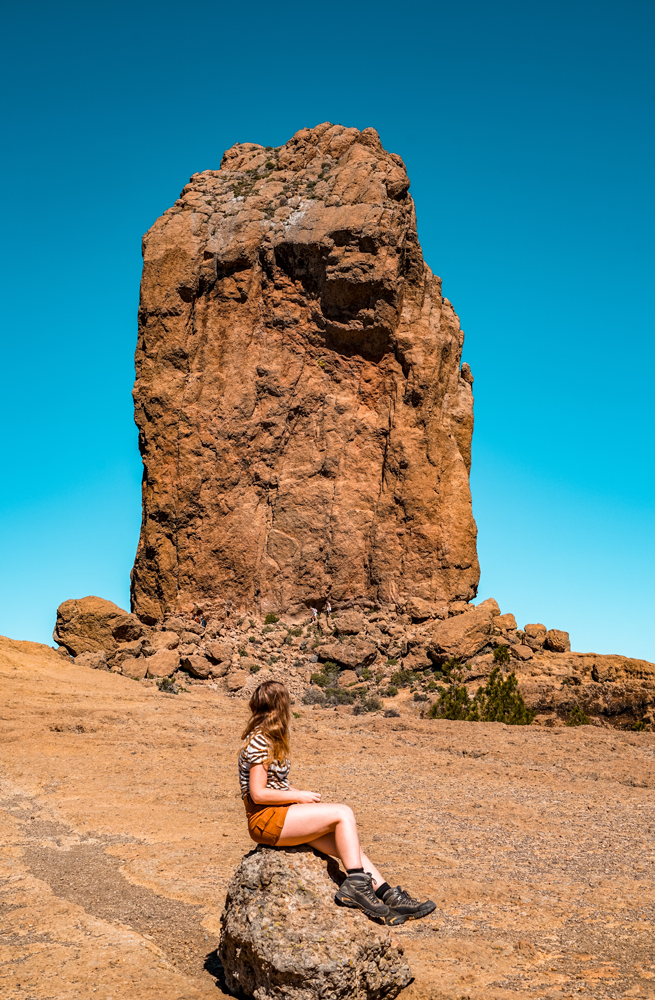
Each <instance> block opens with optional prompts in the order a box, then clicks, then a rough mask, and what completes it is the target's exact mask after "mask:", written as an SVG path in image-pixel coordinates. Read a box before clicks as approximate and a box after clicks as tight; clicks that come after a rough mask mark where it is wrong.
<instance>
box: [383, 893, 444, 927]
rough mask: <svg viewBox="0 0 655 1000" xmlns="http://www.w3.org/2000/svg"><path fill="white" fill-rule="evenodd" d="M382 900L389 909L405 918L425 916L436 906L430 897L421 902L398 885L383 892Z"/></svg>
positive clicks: (411, 918)
mask: <svg viewBox="0 0 655 1000" xmlns="http://www.w3.org/2000/svg"><path fill="white" fill-rule="evenodd" d="M384 901H385V903H386V904H387V906H388V907H389V909H390V910H393V911H394V912H395V913H399V914H401V915H402V916H403V917H405V919H406V920H418V918H419V917H427V915H428V913H432V911H433V910H434V909H435V908H436V906H437V904H436V903H433V902H432V900H431V899H426V901H425V902H424V903H421V902H420V900H418V899H413V898H412V896H410V894H409V893H408V892H405V890H404V889H402V888H401V887H400V886H399V885H397V886H396V888H395V889H389V890H388V891H387V892H385V894H384Z"/></svg>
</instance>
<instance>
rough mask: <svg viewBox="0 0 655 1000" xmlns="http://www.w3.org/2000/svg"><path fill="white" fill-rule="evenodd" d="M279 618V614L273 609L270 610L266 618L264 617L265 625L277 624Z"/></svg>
mask: <svg viewBox="0 0 655 1000" xmlns="http://www.w3.org/2000/svg"><path fill="white" fill-rule="evenodd" d="M279 620H280V619H279V618H278V616H277V615H274V614H273V612H272V611H269V612H268V614H267V615H266V618H264V625H276V624H277V622H279Z"/></svg>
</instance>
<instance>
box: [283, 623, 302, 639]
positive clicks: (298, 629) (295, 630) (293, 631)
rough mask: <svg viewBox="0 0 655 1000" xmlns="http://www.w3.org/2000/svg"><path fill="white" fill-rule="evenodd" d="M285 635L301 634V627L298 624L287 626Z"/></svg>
mask: <svg viewBox="0 0 655 1000" xmlns="http://www.w3.org/2000/svg"><path fill="white" fill-rule="evenodd" d="M287 635H295V636H296V637H297V636H299V635H302V628H301V627H300V625H296V626H295V627H294V628H288V629H287Z"/></svg>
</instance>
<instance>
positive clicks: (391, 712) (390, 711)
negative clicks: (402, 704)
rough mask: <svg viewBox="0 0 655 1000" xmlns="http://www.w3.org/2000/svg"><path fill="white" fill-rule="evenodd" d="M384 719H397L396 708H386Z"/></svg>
mask: <svg viewBox="0 0 655 1000" xmlns="http://www.w3.org/2000/svg"><path fill="white" fill-rule="evenodd" d="M384 717H385V719H399V718H400V712H399V711H398V709H397V708H387V709H385V712H384Z"/></svg>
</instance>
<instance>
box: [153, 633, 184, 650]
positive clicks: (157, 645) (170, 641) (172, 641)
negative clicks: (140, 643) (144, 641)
mask: <svg viewBox="0 0 655 1000" xmlns="http://www.w3.org/2000/svg"><path fill="white" fill-rule="evenodd" d="M179 644H180V639H179V636H178V634H177V632H153V633H152V635H151V636H150V639H149V646H150V648H151V649H155V650H157V649H177V647H178V646H179Z"/></svg>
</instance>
